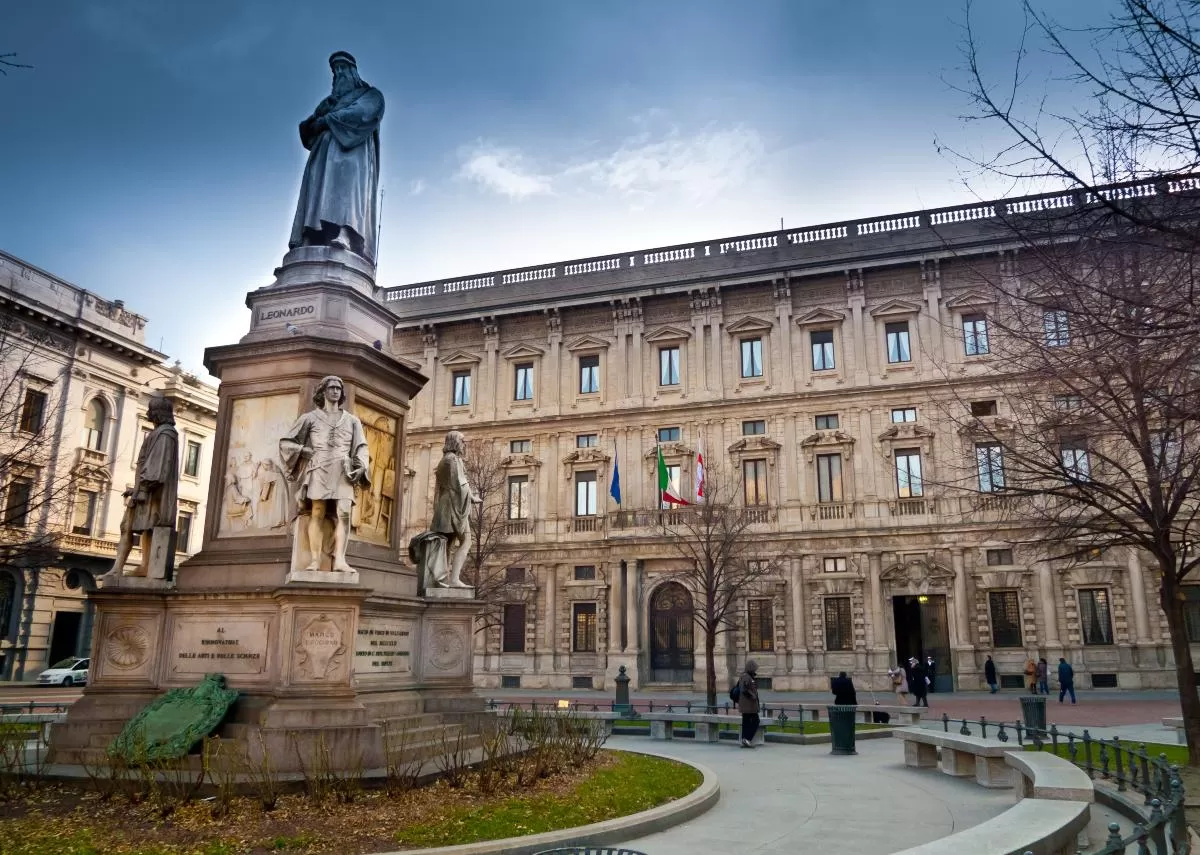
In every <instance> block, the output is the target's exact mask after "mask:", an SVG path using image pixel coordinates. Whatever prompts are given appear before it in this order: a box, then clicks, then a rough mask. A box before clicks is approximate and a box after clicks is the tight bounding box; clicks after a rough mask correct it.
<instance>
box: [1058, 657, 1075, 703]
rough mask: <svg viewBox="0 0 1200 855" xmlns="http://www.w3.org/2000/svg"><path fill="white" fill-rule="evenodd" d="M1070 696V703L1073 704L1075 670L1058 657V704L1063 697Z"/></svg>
mask: <svg viewBox="0 0 1200 855" xmlns="http://www.w3.org/2000/svg"><path fill="white" fill-rule="evenodd" d="M1068 693H1069V694H1070V695H1071V703H1075V669H1074V668H1072V667H1071V663H1070V662H1068V661H1067V660H1066V659H1064V658H1063V657H1061V656H1060V657H1058V702H1059V703H1060V704H1061V703H1062V702H1063V695H1066V694H1068Z"/></svg>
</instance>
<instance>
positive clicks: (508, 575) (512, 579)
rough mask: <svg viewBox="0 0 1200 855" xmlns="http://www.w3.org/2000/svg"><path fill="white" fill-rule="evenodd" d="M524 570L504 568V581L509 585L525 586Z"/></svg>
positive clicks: (520, 568)
mask: <svg viewBox="0 0 1200 855" xmlns="http://www.w3.org/2000/svg"><path fill="white" fill-rule="evenodd" d="M525 578H526V577H525V568H524V567H505V568H504V581H505V582H507V583H508V584H509V585H523V584H525Z"/></svg>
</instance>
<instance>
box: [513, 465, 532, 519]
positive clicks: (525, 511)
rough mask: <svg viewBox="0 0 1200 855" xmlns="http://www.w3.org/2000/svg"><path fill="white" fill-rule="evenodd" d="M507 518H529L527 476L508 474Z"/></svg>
mask: <svg viewBox="0 0 1200 855" xmlns="http://www.w3.org/2000/svg"><path fill="white" fill-rule="evenodd" d="M508 518H509V519H510V520H527V519H529V476H528V475H509V476H508Z"/></svg>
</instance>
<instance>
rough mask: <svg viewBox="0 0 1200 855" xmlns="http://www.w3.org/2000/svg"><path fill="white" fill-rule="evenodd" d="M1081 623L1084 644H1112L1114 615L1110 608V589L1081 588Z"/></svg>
mask: <svg viewBox="0 0 1200 855" xmlns="http://www.w3.org/2000/svg"><path fill="white" fill-rule="evenodd" d="M1077 593H1078V594H1079V623H1080V624H1081V625H1082V626H1083V643H1084V644H1112V643H1113V638H1112V615H1111V612H1110V611H1109V608H1108V588H1080V589H1079V591H1078V592H1077Z"/></svg>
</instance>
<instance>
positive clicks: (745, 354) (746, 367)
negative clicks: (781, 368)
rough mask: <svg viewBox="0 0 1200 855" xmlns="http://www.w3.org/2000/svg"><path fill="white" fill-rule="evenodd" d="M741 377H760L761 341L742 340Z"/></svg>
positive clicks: (752, 339)
mask: <svg viewBox="0 0 1200 855" xmlns="http://www.w3.org/2000/svg"><path fill="white" fill-rule="evenodd" d="M742 376H743V377H762V376H763V364H762V339H761V338H744V339H742Z"/></svg>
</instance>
